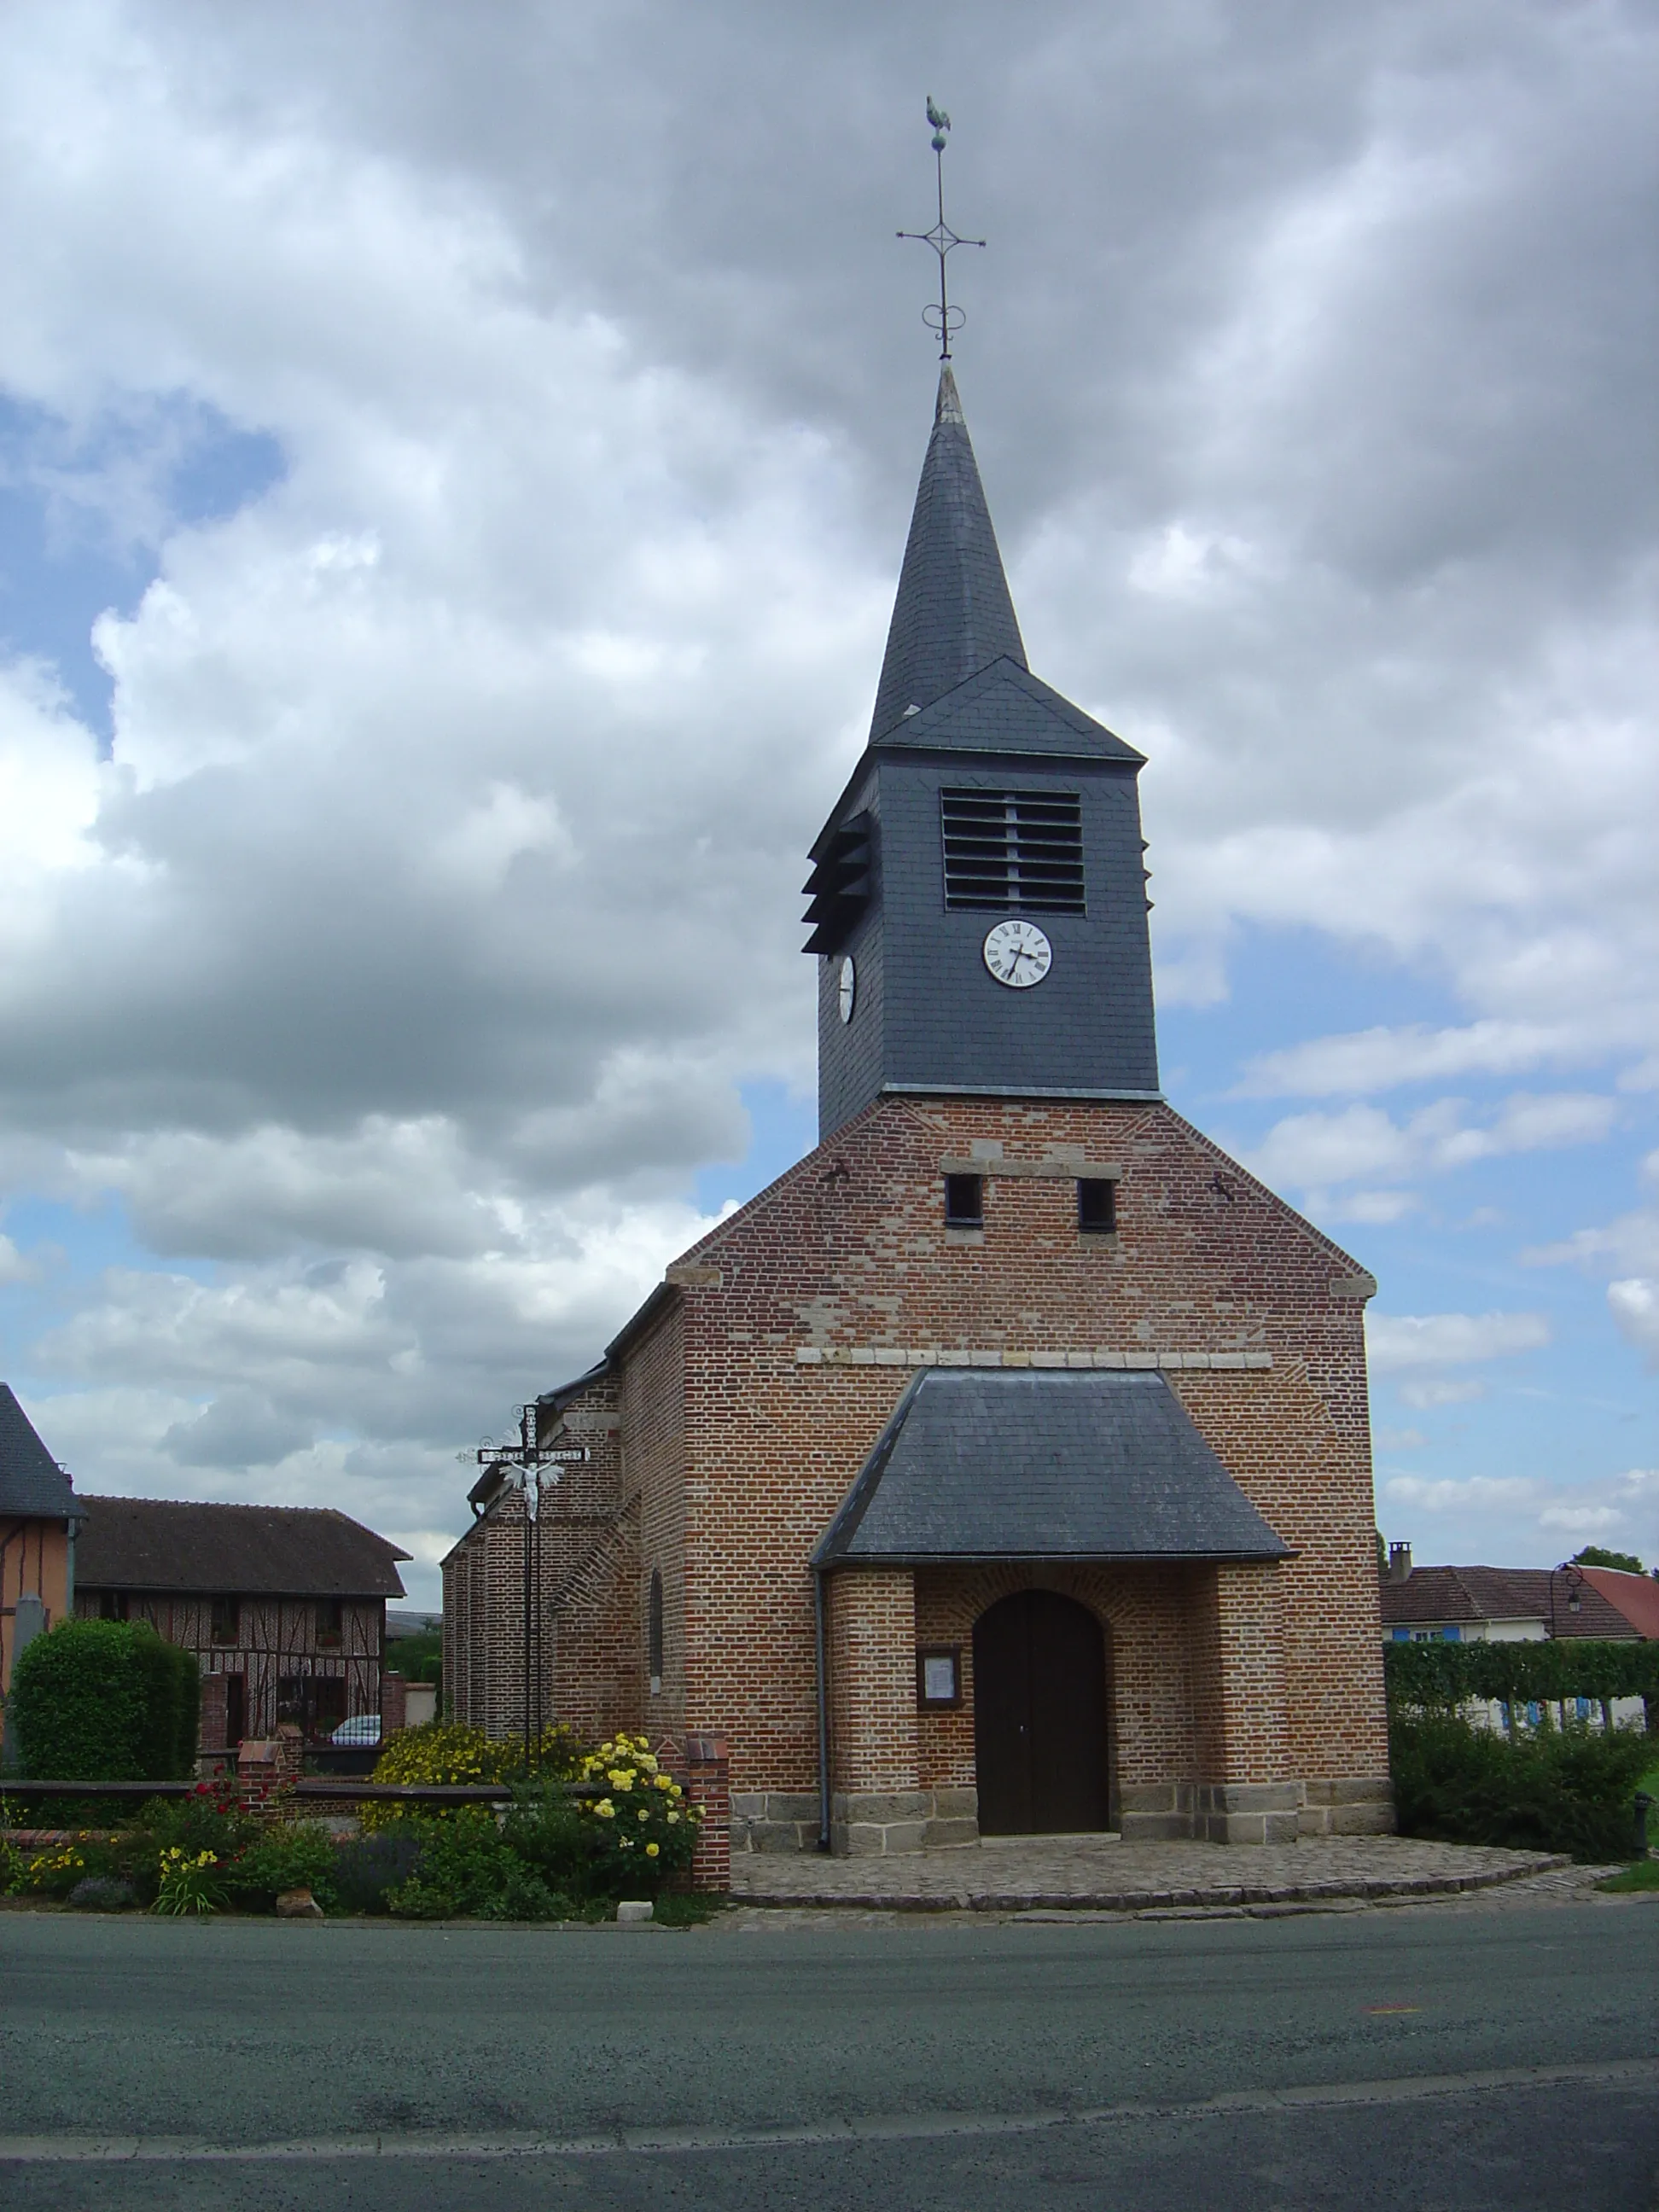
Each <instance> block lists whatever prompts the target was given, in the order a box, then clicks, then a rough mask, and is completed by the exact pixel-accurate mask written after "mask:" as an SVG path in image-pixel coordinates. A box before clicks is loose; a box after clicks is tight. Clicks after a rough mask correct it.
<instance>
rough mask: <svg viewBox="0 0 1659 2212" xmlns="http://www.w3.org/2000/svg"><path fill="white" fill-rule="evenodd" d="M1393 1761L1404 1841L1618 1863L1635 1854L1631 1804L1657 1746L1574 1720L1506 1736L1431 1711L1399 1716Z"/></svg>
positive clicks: (1392, 1728) (1639, 1734)
mask: <svg viewBox="0 0 1659 2212" xmlns="http://www.w3.org/2000/svg"><path fill="white" fill-rule="evenodd" d="M1651 1756H1652V1745H1651V1741H1650V1738H1649V1737H1648V1736H1647V1735H1645V1734H1644V1733H1643V1731H1642V1730H1640V1729H1612V1730H1603V1729H1590V1728H1589V1727H1587V1726H1586V1725H1584V1724H1583V1723H1580V1722H1576V1721H1575V1722H1570V1723H1568V1725H1567V1727H1566V1728H1565V1729H1553V1728H1544V1729H1538V1730H1536V1731H1528V1733H1527V1734H1525V1735H1520V1734H1517V1735H1514V1736H1504V1735H1498V1733H1497V1732H1496V1731H1495V1730H1494V1729H1485V1728H1474V1727H1471V1726H1470V1725H1469V1723H1468V1722H1467V1721H1463V1720H1461V1719H1459V1718H1457V1717H1455V1715H1452V1714H1448V1713H1426V1714H1414V1715H1396V1716H1395V1717H1394V1719H1393V1720H1392V1721H1391V1723H1390V1724H1389V1765H1390V1767H1391V1769H1392V1771H1393V1775H1394V1790H1395V1809H1396V1812H1397V1814H1398V1817H1399V1822H1400V1831H1401V1834H1402V1835H1407V1836H1425V1837H1431V1838H1435V1839H1436V1840H1437V1841H1440V1842H1443V1843H1454V1844H1504V1845H1507V1846H1509V1847H1510V1848H1511V1849H1514V1850H1538V1851H1571V1853H1572V1855H1573V1857H1575V1858H1580V1859H1620V1858H1628V1857H1630V1855H1631V1853H1632V1850H1634V1848H1635V1813H1634V1809H1633V1800H1634V1796H1635V1791H1636V1785H1637V1784H1638V1782H1639V1781H1640V1779H1641V1778H1642V1776H1643V1774H1644V1772H1645V1771H1646V1769H1647V1766H1648V1764H1649V1761H1650V1759H1651Z"/></svg>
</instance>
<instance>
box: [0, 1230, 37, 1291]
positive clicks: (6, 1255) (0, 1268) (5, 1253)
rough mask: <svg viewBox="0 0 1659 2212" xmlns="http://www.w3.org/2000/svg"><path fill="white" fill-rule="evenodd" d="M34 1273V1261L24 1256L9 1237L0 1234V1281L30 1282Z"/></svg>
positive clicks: (35, 1270) (35, 1271)
mask: <svg viewBox="0 0 1659 2212" xmlns="http://www.w3.org/2000/svg"><path fill="white" fill-rule="evenodd" d="M36 1273H37V1269H36V1267H35V1264H34V1262H33V1261H31V1260H28V1259H26V1258H25V1257H24V1255H22V1253H21V1252H20V1251H19V1250H18V1249H17V1247H16V1246H15V1244H14V1243H12V1241H11V1239H10V1237H7V1236H3V1235H0V1283H31V1282H33V1280H34V1278H35V1275H36Z"/></svg>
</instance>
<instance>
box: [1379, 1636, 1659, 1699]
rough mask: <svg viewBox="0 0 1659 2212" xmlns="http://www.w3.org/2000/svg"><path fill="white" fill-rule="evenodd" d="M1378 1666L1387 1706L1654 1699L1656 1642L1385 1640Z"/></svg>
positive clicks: (1658, 1659)
mask: <svg viewBox="0 0 1659 2212" xmlns="http://www.w3.org/2000/svg"><path fill="white" fill-rule="evenodd" d="M1383 1678H1384V1680H1385V1681H1386V1682H1387V1684H1388V1692H1389V1709H1390V1711H1418V1712H1455V1711H1456V1709H1457V1707H1458V1706H1459V1705H1462V1704H1464V1703H1465V1702H1466V1701H1467V1700H1468V1699H1471V1698H1496V1699H1498V1700H1499V1701H1500V1702H1501V1703H1503V1704H1504V1705H1526V1704H1528V1703H1530V1702H1533V1701H1534V1700H1535V1701H1537V1702H1539V1703H1544V1702H1546V1701H1547V1700H1548V1699H1552V1698H1646V1699H1655V1700H1659V1642H1654V1643H1636V1642H1634V1641H1632V1642H1631V1643H1628V1644H1601V1643H1596V1642H1595V1641H1593V1640H1592V1639H1590V1638H1583V1640H1580V1639H1578V1638H1568V1639H1563V1638H1553V1637H1552V1638H1547V1640H1545V1641H1542V1642H1540V1643H1536V1644H1440V1643H1435V1644H1384V1645H1383Z"/></svg>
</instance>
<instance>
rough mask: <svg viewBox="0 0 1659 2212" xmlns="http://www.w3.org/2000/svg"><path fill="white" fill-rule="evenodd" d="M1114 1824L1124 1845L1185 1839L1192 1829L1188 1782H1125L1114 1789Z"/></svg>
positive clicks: (1191, 1797)
mask: <svg viewBox="0 0 1659 2212" xmlns="http://www.w3.org/2000/svg"><path fill="white" fill-rule="evenodd" d="M1117 1826H1118V1832H1119V1834H1120V1835H1121V1837H1122V1838H1123V1840H1124V1842H1125V1843H1126V1844H1170V1843H1182V1842H1185V1841H1186V1840H1187V1838H1188V1837H1190V1836H1191V1834H1192V1832H1193V1790H1192V1784H1190V1783H1186V1782H1136V1783H1126V1784H1124V1785H1123V1787H1122V1788H1121V1790H1119V1791H1118V1814H1117Z"/></svg>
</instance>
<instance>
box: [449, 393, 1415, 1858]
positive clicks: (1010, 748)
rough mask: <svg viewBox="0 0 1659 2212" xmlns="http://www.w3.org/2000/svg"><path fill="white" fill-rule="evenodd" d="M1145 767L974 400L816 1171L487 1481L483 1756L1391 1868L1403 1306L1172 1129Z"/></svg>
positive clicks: (918, 551)
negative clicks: (1389, 1630)
mask: <svg viewBox="0 0 1659 2212" xmlns="http://www.w3.org/2000/svg"><path fill="white" fill-rule="evenodd" d="M1142 765H1143V759H1142V756H1141V755H1140V754H1139V753H1138V752H1136V751H1135V750H1134V749H1133V747H1132V746H1130V745H1128V744H1125V743H1124V742H1123V740H1122V739H1121V738H1118V737H1116V736H1115V735H1114V734H1113V733H1112V732H1111V731H1109V730H1108V729H1106V728H1104V727H1103V726H1102V725H1101V724H1100V723H1098V722H1097V721H1095V720H1092V719H1091V717H1090V716H1089V715H1087V714H1084V713H1082V712H1081V711H1080V710H1079V708H1076V707H1074V706H1073V705H1072V704H1071V703H1070V702H1068V701H1067V700H1066V699H1063V698H1061V697H1060V695H1059V694H1058V693H1057V692H1055V691H1054V690H1050V689H1049V687H1048V685H1047V684H1044V683H1043V682H1042V680H1041V679H1040V678H1037V677H1036V676H1034V675H1033V674H1032V673H1031V671H1030V669H1029V668H1028V667H1027V665H1026V660H1025V652H1024V645H1023V642H1022V641H1021V636H1020V630H1019V624H1018V620H1017V618H1016V616H1015V613H1014V608H1013V604H1012V599H1011V598H1010V595H1009V591H1008V586H1007V582H1006V578H1005V575H1004V573H1003V568H1002V561H1001V556H1000V553H999V550H998V547H997V542H996V538H995V535H994V532H993V529H992V525H991V518H990V514H989V512H988V510H987V505H986V501H985V495H984V493H983V490H982V489H981V483H980V477H979V471H978V468H977V465H976V463H975V458H974V451H973V447H972V445H971V444H970V442H969V435H968V429H967V425H966V423H965V422H964V419H963V411H962V407H961V404H960V400H959V398H958V396H957V387H956V383H955V380H954V377H953V375H952V373H951V368H950V366H949V364H948V362H947V363H946V365H945V368H943V371H942V373H941V375H940V379H939V395H938V402H937V406H936V410H935V415H934V422H933V434H932V437H931V439H930V441H929V443H928V447H927V457H926V460H925V462H924V465H923V467H922V472H921V485H920V488H919V489H918V492H917V495H916V501H915V513H914V516H913V519H912V521H911V525H910V532H909V538H908V543H907V544H906V547H905V552H904V561H903V567H902V573H901V575H900V578H899V585H898V593H897V599H896V604H895V606H894V610H893V617H892V623H891V627H890V631H889V635H888V641H887V648H886V655H885V659H884V662H883V665H882V669H881V674H880V681H879V684H878V689H877V693H876V703H875V711H874V714H873V715H872V720H871V724H870V735H869V741H868V744H866V749H865V750H864V753H863V755H862V757H861V758H860V761H859V763H858V764H857V766H856V767H855V769H854V771H853V774H852V775H851V777H850V779H849V781H848V784H847V786H846V788H845V789H844V790H843V791H842V793H841V795H840V796H839V797H838V798H837V799H836V800H835V802H834V804H833V805H832V806H831V807H830V810H829V816H828V819H827V820H826V822H825V823H824V827H823V831H822V833H821V835H820V836H819V837H818V840H817V843H816V844H815V845H814V846H813V848H812V851H811V876H810V878H809V880H808V883H807V885H806V891H807V896H808V899H809V903H808V906H807V909H806V916H805V920H806V925H807V927H808V928H809V929H810V932H811V934H810V936H809V938H808V940H807V944H806V948H805V949H806V951H808V952H809V953H810V954H811V956H812V958H813V963H814V967H815V970H816V980H817V1008H818V1108H819V1141H818V1144H817V1149H816V1150H815V1151H813V1152H811V1153H809V1154H808V1155H807V1157H806V1158H805V1159H803V1160H801V1161H800V1162H799V1164H797V1165H796V1166H794V1167H793V1168H791V1169H790V1170H788V1172H787V1174H785V1175H783V1176H781V1177H780V1178H779V1179H778V1180H777V1181H776V1182H774V1183H773V1184H772V1185H771V1186H770V1187H769V1188H768V1189H766V1190H763V1192H761V1194H759V1195H758V1196H757V1198H754V1199H752V1200H750V1202H749V1204H748V1205H746V1206H744V1207H743V1208H742V1209H741V1210H740V1211H739V1212H735V1213H733V1214H732V1216H731V1217H730V1218H727V1219H726V1220H724V1221H722V1222H721V1223H720V1225H719V1226H718V1227H717V1228H716V1229H714V1231H711V1233H710V1234H709V1235H708V1237H705V1238H704V1239H703V1240H702V1243H699V1244H697V1245H696V1246H695V1247H694V1248H693V1249H691V1250H690V1251H689V1252H687V1253H686V1254H685V1255H684V1256H683V1257H682V1258H680V1259H679V1260H678V1261H675V1262H674V1263H673V1264H672V1265H671V1267H669V1268H668V1269H667V1271H666V1273H665V1276H664V1279H663V1280H662V1282H661V1283H660V1284H659V1285H658V1286H657V1288H656V1289H655V1290H654V1291H653V1292H652V1293H651V1295H650V1296H649V1297H647V1299H646V1301H645V1303H644V1304H642V1305H641V1307H640V1309H639V1310H638V1311H637V1312H636V1313H635V1315H634V1316H633V1318H632V1319H631V1320H630V1321H629V1322H628V1323H627V1325H626V1327H625V1328H623V1330H622V1331H621V1333H620V1334H618V1335H617V1337H616V1339H615V1340H614V1341H613V1342H612V1343H611V1345H610V1346H607V1348H606V1350H605V1354H604V1357H603V1358H601V1359H600V1360H599V1364H597V1365H596V1366H594V1367H593V1368H592V1369H591V1370H589V1371H588V1372H587V1373H586V1374H584V1375H580V1376H577V1377H576V1378H575V1379H574V1381H571V1382H568V1383H563V1384H562V1385H561V1386H560V1387H559V1388H557V1389H552V1390H550V1391H548V1392H547V1393H546V1394H545V1395H544V1396H542V1397H541V1398H540V1399H539V1401H538V1402H537V1403H536V1405H535V1406H534V1407H527V1408H526V1414H525V1429H524V1437H523V1442H522V1443H521V1445H520V1446H519V1447H517V1448H515V1449H514V1450H513V1452H511V1453H505V1454H503V1455H502V1456H501V1458H500V1459H499V1460H497V1461H495V1462H493V1463H490V1464H488V1465H486V1467H485V1468H484V1471H483V1475H482V1476H481V1479H480V1480H479V1481H478V1483H477V1485H476V1486H475V1487H474V1489H473V1491H472V1493H471V1504H472V1509H473V1513H474V1516H475V1517H474V1521H473V1525H472V1526H471V1528H470V1529H469V1530H468V1532H467V1534H465V1536H464V1537H463V1538H462V1539H461V1541H459V1543H458V1544H457V1545H456V1547H454V1549H453V1551H452V1553H450V1555H449V1557H448V1559H447V1560H446V1561H445V1563H444V1613H445V1636H446V1649H445V1677H444V1679H445V1684H446V1698H447V1705H448V1709H449V1711H450V1712H451V1714H452V1715H453V1717H456V1718H458V1719H462V1720H471V1721H474V1722H477V1723H482V1724H483V1726H485V1727H486V1728H488V1729H489V1730H490V1731H491V1733H492V1734H496V1735H508V1734H512V1733H514V1732H516V1731H517V1730H518V1729H520V1727H521V1726H522V1727H526V1728H528V1727H531V1726H532V1725H535V1726H539V1725H540V1724H541V1723H544V1722H545V1721H549V1720H552V1719H555V1718H557V1719H560V1720H563V1721H566V1722H568V1723H571V1724H572V1725H574V1727H575V1728H577V1729H580V1731H581V1732H582V1733H583V1734H584V1735H591V1736H597V1735H604V1734H608V1733H610V1732H611V1731H614V1730H616V1729H629V1730H641V1729H643V1730H645V1731H647V1732H648V1733H649V1734H650V1735H651V1736H652V1737H653V1740H654V1739H656V1738H657V1737H659V1735H669V1736H673V1737H675V1738H677V1739H680V1740H684V1738H685V1737H686V1736H687V1735H690V1734H694V1733H701V1732H705V1731H707V1732H712V1733H714V1734H716V1735H719V1736H720V1737H723V1738H724V1739H725V1741H726V1744H727V1746H728V1747H729V1762H730V1767H729V1774H730V1789H731V1808H732V1838H731V1840H732V1850H733V1851H734V1852H737V1851H742V1850H811V1849H829V1850H835V1851H837V1852H848V1853H866V1854H880V1853H891V1852H907V1851H915V1850H927V1849H930V1848H934V1847H938V1846H941V1845H949V1844H971V1843H973V1842H974V1841H975V1840H976V1839H977V1838H979V1837H981V1836H989V1835H1010V1834H1021V1833H1062V1832H1064V1833H1076V1832H1106V1831H1115V1832H1118V1833H1120V1834H1121V1835H1122V1836H1124V1837H1125V1838H1176V1837H1182V1838H1185V1837H1192V1838H1207V1839H1210V1840H1212V1841H1214V1842H1218V1843H1227V1844H1253V1843H1254V1844H1261V1843H1273V1842H1282V1841H1288V1840H1291V1839H1294V1838H1297V1837H1298V1836H1322V1835H1331V1834H1339V1833H1340V1834H1353V1833H1360V1832H1374V1831H1383V1830H1387V1829H1389V1828H1391V1827H1392V1826H1393V1810H1392V1801H1391V1797H1390V1793H1389V1779H1388V1741H1387V1733H1386V1729H1385V1726H1384V1716H1383V1673H1382V1641H1381V1634H1380V1630H1379V1625H1378V1596H1377V1575H1376V1535H1375V1533H1374V1528H1375V1516H1374V1508H1373V1501H1372V1490H1371V1464H1370V1431H1369V1423H1368V1412H1367V1403H1366V1380H1365V1347H1364V1308H1365V1302H1366V1300H1367V1299H1368V1298H1369V1297H1370V1296H1371V1295H1372V1294H1373V1293H1374V1291H1375V1289H1376V1285H1375V1283H1374V1282H1373V1280H1372V1279H1371V1278H1370V1275H1368V1274H1367V1273H1365V1272H1364V1269H1362V1268H1361V1267H1359V1266H1358V1265H1357V1263H1356V1262H1355V1261H1353V1260H1352V1259H1351V1258H1350V1257H1349V1256H1348V1255H1347V1254H1346V1253H1345V1252H1343V1251H1342V1250H1341V1249H1340V1248H1339V1247H1338V1246H1337V1245H1335V1244H1334V1243H1332V1242H1331V1241H1330V1240H1329V1238H1328V1237H1324V1236H1323V1235H1322V1234H1321V1233H1320V1231H1318V1230H1317V1229H1316V1228H1314V1227H1312V1226H1311V1225H1310V1224H1309V1223H1308V1222H1306V1221H1304V1220H1303V1219H1302V1218H1301V1217H1300V1216H1299V1215H1298V1214H1297V1213H1296V1212H1293V1211H1292V1210H1291V1207H1289V1206H1286V1205H1285V1203H1284V1202H1283V1201H1282V1200H1279V1198H1277V1197H1275V1196H1274V1195H1273V1193H1272V1192H1271V1191H1269V1190H1267V1189H1266V1188H1263V1187H1262V1185H1261V1184H1260V1183H1259V1182H1256V1181H1255V1180H1254V1178H1253V1177H1252V1176H1250V1175H1249V1174H1248V1173H1247V1172H1246V1171H1245V1170H1243V1168H1241V1167H1239V1166H1238V1165H1237V1164H1236V1163H1235V1162H1234V1161H1232V1160H1231V1159H1230V1158H1228V1157H1227V1156H1226V1154H1225V1153H1224V1152H1221V1151H1220V1150H1218V1147H1217V1146H1214V1145H1212V1143H1210V1142H1209V1141H1208V1139H1206V1138H1205V1137H1204V1136H1202V1135H1201V1134H1200V1133H1199V1131H1197V1130H1196V1129H1194V1128H1193V1127H1191V1126H1190V1125H1189V1124H1188V1122H1186V1121H1183V1120H1182V1117H1181V1116H1180V1115H1178V1114H1176V1112H1175V1111H1174V1110H1173V1109H1172V1108H1171V1107H1170V1105H1169V1104H1168V1103H1166V1102H1165V1100H1164V1097H1163V1095H1162V1093H1161V1091H1160V1090H1159V1087H1158V1046H1157V1036H1156V1028H1155V1023H1154V1018H1153V1004H1152V963H1151V956H1150V949H1149V943H1148V934H1147V920H1146V916H1147V908H1148V900H1147V897H1146V875H1147V872H1146V865H1145V853H1146V846H1145V842H1144V841H1143V839H1142V836H1141V823H1140V810H1139V795H1138V791H1137V785H1136V778H1137V775H1138V774H1139V769H1140V768H1141V767H1142ZM531 1468H534V1469H535V1470H536V1472H534V1473H532V1472H530V1469H531Z"/></svg>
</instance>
